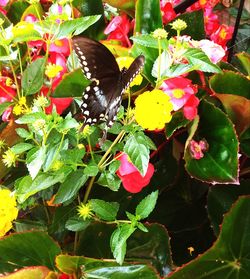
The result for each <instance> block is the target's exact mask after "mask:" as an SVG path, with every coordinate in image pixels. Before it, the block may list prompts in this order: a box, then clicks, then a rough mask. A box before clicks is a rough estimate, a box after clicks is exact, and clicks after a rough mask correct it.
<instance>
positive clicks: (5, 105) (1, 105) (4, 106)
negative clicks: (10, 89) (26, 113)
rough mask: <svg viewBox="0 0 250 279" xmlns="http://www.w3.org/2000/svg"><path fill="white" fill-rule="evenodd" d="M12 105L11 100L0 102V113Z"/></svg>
mask: <svg viewBox="0 0 250 279" xmlns="http://www.w3.org/2000/svg"><path fill="white" fill-rule="evenodd" d="M11 105H12V102H4V103H1V104H0V115H2V114H3V112H4V111H5V110H6V109H7V108H8V107H10V106H11Z"/></svg>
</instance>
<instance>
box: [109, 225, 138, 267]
mask: <svg viewBox="0 0 250 279" xmlns="http://www.w3.org/2000/svg"><path fill="white" fill-rule="evenodd" d="M134 231H135V228H134V227H133V226H132V225H130V224H123V225H120V226H119V227H118V228H117V229H116V230H115V231H114V232H113V233H112V236H111V239H110V245H111V250H112V253H113V255H114V258H115V260H116V262H117V263H119V264H122V263H123V261H124V257H125V254H126V248H127V243H126V242H127V239H128V238H129V237H130V236H131V234H132V233H133V232H134Z"/></svg>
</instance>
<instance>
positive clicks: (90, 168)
mask: <svg viewBox="0 0 250 279" xmlns="http://www.w3.org/2000/svg"><path fill="white" fill-rule="evenodd" d="M83 172H84V174H85V175H88V176H96V175H97V174H98V172H99V168H98V166H97V164H95V163H94V162H90V163H89V164H88V165H87V166H86V167H85V168H84V170H83Z"/></svg>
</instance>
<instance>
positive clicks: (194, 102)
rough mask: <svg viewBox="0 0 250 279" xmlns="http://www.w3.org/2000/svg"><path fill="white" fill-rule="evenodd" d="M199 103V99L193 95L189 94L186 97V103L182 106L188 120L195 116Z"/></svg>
mask: <svg viewBox="0 0 250 279" xmlns="http://www.w3.org/2000/svg"><path fill="white" fill-rule="evenodd" d="M199 103H200V100H199V99H198V98H197V97H196V96H195V95H191V96H190V97H189V98H188V100H187V102H186V104H185V105H184V107H183V114H184V116H185V117H186V118H187V119H188V120H193V119H194V118H195V117H196V115H197V113H198V110H197V107H198V105H199Z"/></svg>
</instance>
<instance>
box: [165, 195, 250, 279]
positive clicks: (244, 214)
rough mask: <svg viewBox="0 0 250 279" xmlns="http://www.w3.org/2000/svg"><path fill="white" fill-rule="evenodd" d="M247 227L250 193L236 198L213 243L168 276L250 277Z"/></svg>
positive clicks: (186, 278) (197, 278) (206, 278)
mask: <svg viewBox="0 0 250 279" xmlns="http://www.w3.org/2000/svg"><path fill="white" fill-rule="evenodd" d="M249 231H250V197H249V196H247V197H241V198H239V199H238V201H237V202H236V203H235V204H234V206H233V207H232V209H231V210H230V212H229V213H228V214H227V215H226V216H225V218H224V221H223V224H222V228H221V233H220V235H219V237H218V239H217V241H216V242H215V243H214V245H213V247H212V248H210V249H209V250H208V251H207V252H206V253H204V254H203V255H201V256H199V257H197V258H196V259H195V260H193V261H192V262H191V263H189V264H187V265H186V266H184V267H182V268H180V269H178V270H177V271H176V272H174V273H173V274H172V275H170V276H169V277H168V278H171V279H180V278H183V279H189V278H195V279H210V278H211V279H212V278H213V279H222V278H228V279H235V278H240V279H248V278H250V253H249V251H250V241H249Z"/></svg>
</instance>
